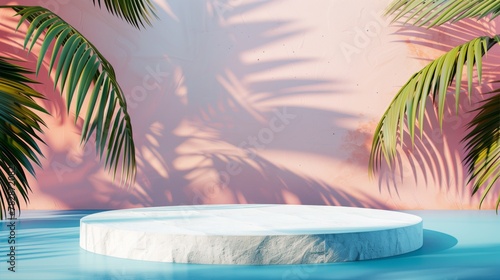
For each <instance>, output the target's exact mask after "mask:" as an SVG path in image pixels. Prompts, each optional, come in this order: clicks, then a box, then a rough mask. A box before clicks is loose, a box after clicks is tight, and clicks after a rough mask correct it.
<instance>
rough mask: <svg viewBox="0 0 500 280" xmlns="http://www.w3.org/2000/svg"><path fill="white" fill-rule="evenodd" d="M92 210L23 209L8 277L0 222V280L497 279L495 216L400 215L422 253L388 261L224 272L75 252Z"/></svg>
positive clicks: (499, 249)
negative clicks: (411, 225)
mask: <svg viewBox="0 0 500 280" xmlns="http://www.w3.org/2000/svg"><path fill="white" fill-rule="evenodd" d="M96 212H99V211H88V210H86V211H75V210H74V211H23V212H22V215H21V218H20V220H18V221H17V222H16V231H15V241H16V248H15V270H16V272H11V271H9V270H8V269H9V267H11V265H10V264H9V263H8V260H9V256H8V254H9V253H10V246H11V244H9V243H8V240H9V239H8V238H9V234H10V230H9V227H8V225H9V222H10V221H1V222H0V230H1V231H0V252H1V254H0V279H1V280H4V279H26V280H33V279H34V280H38V279H54V280H55V279H237V280H244V279H252V280H253V279H280V280H281V279H282V280H288V279H289V280H302V279H308V280H314V279H500V215H496V213H495V211H489V210H482V211H465V210H464V211H429V210H422V211H405V212H407V213H411V214H415V215H418V216H420V217H422V218H423V219H424V245H423V247H422V248H421V249H419V250H417V251H415V252H412V253H409V254H405V255H401V256H396V257H391V258H385V259H378V260H370V261H360V262H349V263H335V264H320V265H317V264H316V265H277V266H229V265H193V264H170V263H157V262H141V261H133V260H126V259H118V258H113V257H107V256H101V255H96V254H93V253H90V252H87V251H85V250H83V249H81V248H80V247H79V239H78V238H79V222H80V218H82V217H83V216H85V215H88V214H92V213H96Z"/></svg>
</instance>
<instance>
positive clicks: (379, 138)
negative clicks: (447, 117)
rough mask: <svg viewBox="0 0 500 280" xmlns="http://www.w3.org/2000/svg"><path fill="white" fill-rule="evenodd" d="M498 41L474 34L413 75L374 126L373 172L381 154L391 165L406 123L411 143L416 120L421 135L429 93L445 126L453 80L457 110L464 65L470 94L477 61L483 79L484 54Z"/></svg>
mask: <svg viewBox="0 0 500 280" xmlns="http://www.w3.org/2000/svg"><path fill="white" fill-rule="evenodd" d="M499 42H500V37H499V36H498V35H497V36H495V37H492V38H490V37H478V38H475V39H473V40H471V41H469V42H467V43H465V44H463V45H460V46H457V47H455V48H453V49H452V50H450V51H449V52H447V53H446V54H444V55H442V56H441V57H439V58H438V59H436V60H434V61H432V62H431V63H429V64H428V65H427V66H425V67H424V68H423V69H422V70H420V71H419V72H417V73H415V74H414V75H413V76H412V77H411V78H410V80H409V81H408V82H407V83H406V84H405V85H404V86H403V87H402V88H401V89H400V90H399V92H398V93H397V94H396V96H395V98H394V99H393V101H392V102H391V104H390V105H389V108H388V109H387V110H386V111H385V113H384V115H383V116H382V119H381V120H380V122H379V123H378V126H377V128H376V130H375V134H374V138H373V142H372V149H371V153H370V163H369V170H370V173H371V174H373V172H374V171H376V170H377V169H379V168H380V165H381V161H382V158H384V159H385V160H386V162H387V164H388V166H389V167H392V164H393V162H394V159H395V156H396V152H397V144H398V143H402V141H403V135H404V128H405V125H406V126H407V127H408V134H409V137H410V139H411V141H412V143H413V142H414V138H415V126H416V124H417V123H418V125H419V126H420V127H419V129H420V135H421V136H422V133H423V123H424V115H425V107H426V102H427V99H428V96H429V95H430V96H431V97H432V100H433V102H434V103H437V109H438V112H437V113H438V120H439V123H440V125H441V126H442V123H443V115H444V107H445V99H446V93H447V90H448V87H449V86H450V85H451V84H452V83H453V81H454V80H455V84H456V85H457V87H456V91H455V98H456V110H457V111H458V104H459V103H458V102H459V98H460V84H461V79H462V70H463V68H464V66H465V67H466V68H467V72H466V77H467V80H468V93H469V96H470V93H471V90H472V80H473V78H474V71H473V69H474V65H475V66H476V69H477V70H476V72H477V75H478V79H479V80H481V76H482V71H481V68H482V56H483V55H484V54H485V53H486V52H487V51H488V50H489V49H490V48H491V47H492V46H494V45H495V44H497V43H499ZM405 122H406V123H405Z"/></svg>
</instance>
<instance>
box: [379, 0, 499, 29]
mask: <svg viewBox="0 0 500 280" xmlns="http://www.w3.org/2000/svg"><path fill="white" fill-rule="evenodd" d="M387 14H393V15H394V18H393V21H397V20H400V19H402V18H404V17H407V20H406V22H410V21H411V23H412V24H413V25H419V26H422V25H426V24H427V25H428V26H429V27H432V26H436V25H441V24H444V23H446V22H457V21H459V20H461V19H464V18H477V19H481V18H485V17H490V18H491V19H493V18H495V17H497V16H498V15H499V14H500V1H498V0H467V1H465V0H436V1H422V0H395V1H394V2H392V3H391V4H390V5H389V8H388V9H387Z"/></svg>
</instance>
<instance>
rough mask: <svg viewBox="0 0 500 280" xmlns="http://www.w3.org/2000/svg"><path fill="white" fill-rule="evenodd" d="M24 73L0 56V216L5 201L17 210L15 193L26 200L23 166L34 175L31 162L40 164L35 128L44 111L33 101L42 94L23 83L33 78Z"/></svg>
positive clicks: (26, 182) (7, 207) (5, 204)
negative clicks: (40, 114) (40, 113)
mask: <svg viewBox="0 0 500 280" xmlns="http://www.w3.org/2000/svg"><path fill="white" fill-rule="evenodd" d="M26 74H30V72H29V71H28V70H26V69H24V68H22V67H19V66H16V65H14V64H12V63H10V62H8V61H7V60H6V59H4V58H2V57H0V186H1V188H0V220H1V219H3V215H4V214H6V213H7V210H9V204H10V205H11V206H12V207H13V208H16V207H17V209H18V210H20V203H19V198H18V196H17V195H18V193H19V194H21V196H22V198H23V199H24V201H25V202H27V201H28V192H29V191H30V187H29V185H28V179H27V177H26V173H25V170H26V171H28V172H29V173H31V174H32V175H35V170H34V168H33V166H32V164H31V162H34V163H36V164H38V165H39V164H40V161H39V160H38V155H41V151H40V148H39V147H38V144H37V141H38V142H41V143H43V141H42V140H41V139H40V138H39V136H38V135H37V132H42V129H41V126H42V125H44V122H43V120H42V119H41V118H40V116H39V115H38V114H37V112H43V113H46V111H45V110H44V109H43V108H41V107H40V106H39V105H37V103H36V102H35V100H34V99H35V98H38V99H40V98H43V96H42V94H40V93H39V92H37V91H35V90H34V89H32V88H31V87H30V86H28V85H27V83H32V82H33V81H31V80H30V79H28V78H27V77H26V76H25V75H26ZM11 189H12V190H13V191H11Z"/></svg>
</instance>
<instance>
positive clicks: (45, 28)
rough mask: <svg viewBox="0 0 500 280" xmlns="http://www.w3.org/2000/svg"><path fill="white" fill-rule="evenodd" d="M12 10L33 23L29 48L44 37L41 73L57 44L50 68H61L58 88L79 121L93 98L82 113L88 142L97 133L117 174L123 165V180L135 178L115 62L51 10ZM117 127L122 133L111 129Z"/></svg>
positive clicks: (98, 142)
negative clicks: (48, 52) (113, 65)
mask: <svg viewBox="0 0 500 280" xmlns="http://www.w3.org/2000/svg"><path fill="white" fill-rule="evenodd" d="M11 8H13V9H14V10H15V11H17V15H19V16H21V18H20V20H19V24H18V27H19V26H20V25H21V24H23V23H24V22H25V23H28V30H27V32H26V33H27V34H26V38H25V41H24V46H25V48H27V49H28V51H32V48H33V47H34V45H35V43H36V42H38V41H41V47H40V53H39V55H38V61H37V66H36V72H37V73H38V72H39V70H40V67H41V65H42V63H43V61H44V58H45V56H46V55H47V51H48V49H49V48H50V47H51V46H52V45H53V51H52V55H51V57H50V64H49V66H48V68H49V69H48V70H49V72H52V71H54V72H55V80H54V86H55V87H56V86H57V85H59V87H60V91H61V93H65V99H66V105H67V110H68V111H69V110H70V108H72V107H74V110H75V114H76V117H75V122H76V119H78V117H79V115H80V114H81V111H82V109H83V104H84V103H85V100H88V101H89V106H88V107H87V108H88V109H87V113H86V114H85V116H82V117H83V127H82V134H81V139H82V143H86V142H87V141H88V140H89V139H90V137H91V136H92V135H95V140H96V152H97V154H98V155H99V157H100V158H102V157H103V156H105V158H106V161H105V167H106V168H108V170H110V172H111V171H113V175H114V176H116V174H117V169H116V167H117V166H118V165H121V166H122V171H121V177H120V179H121V180H122V181H124V182H125V183H131V182H133V180H134V178H135V172H136V162H135V148H134V142H133V134H132V126H131V122H130V116H129V114H128V111H127V103H126V100H125V97H124V94H123V91H122V89H121V88H120V86H119V84H118V81H117V78H116V76H115V71H114V69H113V67H112V66H111V64H110V63H109V62H108V61H107V60H106V59H105V58H104V57H103V56H102V54H101V53H100V52H99V51H98V50H97V48H96V47H95V46H94V45H93V44H92V43H90V42H89V41H88V40H87V39H86V38H85V37H84V36H83V35H82V34H81V33H79V32H78V31H77V30H76V29H75V28H73V27H72V26H71V25H69V24H68V23H67V22H65V21H64V20H62V19H61V18H60V17H59V16H57V15H56V14H54V13H52V12H51V11H49V10H47V9H45V8H43V7H30V6H11ZM42 34H45V36H42ZM111 120H114V121H113V122H112V121H111ZM116 130H119V131H120V132H121V133H110V132H112V131H116ZM122 133H123V134H122Z"/></svg>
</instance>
